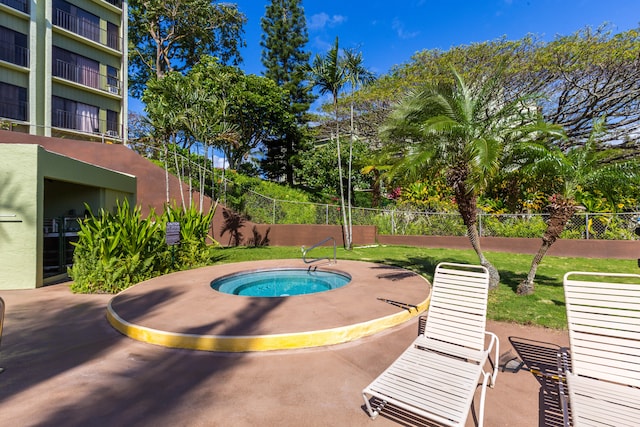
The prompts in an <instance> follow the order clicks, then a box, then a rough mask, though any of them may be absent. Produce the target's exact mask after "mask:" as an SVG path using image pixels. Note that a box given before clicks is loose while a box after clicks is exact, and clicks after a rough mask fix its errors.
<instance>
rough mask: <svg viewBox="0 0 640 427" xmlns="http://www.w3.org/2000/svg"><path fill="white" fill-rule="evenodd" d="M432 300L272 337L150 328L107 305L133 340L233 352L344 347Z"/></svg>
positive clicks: (405, 318) (401, 319)
mask: <svg viewBox="0 0 640 427" xmlns="http://www.w3.org/2000/svg"><path fill="white" fill-rule="evenodd" d="M430 299H431V296H430V295H429V297H427V298H426V299H425V300H424V301H422V302H421V303H420V304H418V305H417V307H416V308H411V309H407V310H403V311H401V312H398V313H395V314H392V315H389V316H385V317H381V318H378V319H373V320H368V321H366V322H362V323H355V324H352V325H345V326H340V327H337V328H331V329H322V330H318V331H306V332H292V333H284V334H272V335H245V336H231V335H196V334H185V333H180V332H168V331H162V330H158V329H153V328H148V327H145V326H140V325H135V324H133V323H130V322H127V321H126V320H124V319H123V318H121V317H120V316H119V315H118V314H117V313H116V312H115V311H114V310H113V307H112V305H111V303H112V302H113V300H111V301H109V304H108V305H107V321H108V322H109V324H111V326H113V327H114V328H115V329H116V330H118V331H119V332H120V333H122V334H123V335H125V336H127V337H129V338H132V339H134V340H137V341H142V342H145V343H149V344H156V345H160V346H163V347H170V348H182V349H189V350H202V351H218V352H232V353H241V352H250V351H270V350H289V349H300V348H311V347H322V346H328V345H334V344H342V343H347V342H351V341H354V340H357V339H360V338H364V337H367V336H370V335H373V334H376V333H378V332H381V331H383V330H385V329H389V328H391V327H394V326H397V325H400V324H402V323H404V322H406V321H408V320H410V319H412V318H414V317H416V316H418V315H419V314H421V313H423V312H424V311H426V309H427V308H428V306H429V301H430Z"/></svg>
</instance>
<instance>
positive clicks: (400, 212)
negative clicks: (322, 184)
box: [160, 153, 640, 240]
mask: <svg viewBox="0 0 640 427" xmlns="http://www.w3.org/2000/svg"><path fill="white" fill-rule="evenodd" d="M171 155H172V156H174V155H175V154H173V153H172V154H171ZM160 157H162V156H160ZM178 159H179V160H180V162H179V164H180V168H179V169H182V176H183V177H184V176H185V175H189V174H188V173H187V174H185V173H184V172H185V171H184V168H185V164H186V165H190V166H191V168H192V172H193V170H196V171H197V172H198V173H197V174H198V175H199V176H200V182H199V183H196V185H195V188H194V190H196V189H199V190H200V191H203V190H204V186H205V184H204V182H203V181H202V179H203V178H204V177H205V176H207V175H209V178H208V179H210V181H209V185H207V187H208V188H207V190H208V191H207V190H205V191H203V192H204V193H206V194H210V196H211V197H212V198H214V199H217V200H219V201H220V202H221V203H222V204H224V205H226V206H228V207H230V208H232V209H234V210H236V211H238V212H241V213H243V214H244V215H245V216H246V217H247V218H248V219H249V220H251V221H253V222H256V223H263V224H329V225H340V224H342V212H341V208H340V206H339V205H336V204H325V203H308V202H298V201H289V200H277V199H273V198H270V197H266V196H264V195H262V194H259V193H257V192H255V191H252V190H251V189H249V188H243V186H241V185H237V184H235V183H234V182H233V181H230V180H227V179H226V178H224V173H223V175H222V177H221V176H218V177H217V179H215V180H214V179H213V178H214V177H213V173H212V171H211V170H210V169H208V168H203V167H202V165H199V164H194V163H193V162H191V160H190V159H187V158H185V157H184V156H181V155H179V154H178ZM171 162H173V160H171ZM166 166H167V164H166V163H165V167H166ZM214 182H215V184H214ZM211 184H213V185H211ZM198 187H199V188H198ZM547 218H548V215H546V214H500V215H496V214H486V213H479V214H478V229H479V232H480V236H482V237H531V238H541V237H542V235H543V233H544V231H545V229H546V220H547ZM351 219H352V223H353V225H375V226H376V227H377V228H378V233H380V234H391V235H422V236H464V235H465V234H466V227H465V226H464V224H463V222H462V218H461V217H460V215H459V214H458V213H443V212H421V211H415V210H412V209H409V208H407V207H395V208H394V209H371V208H358V207H353V208H351ZM638 227H640V212H626V213H589V212H579V213H576V214H575V215H574V216H573V218H572V219H571V220H570V221H569V222H568V223H567V225H566V227H565V230H564V231H563V233H562V235H561V237H562V238H563V239H602V240H638V239H639V237H638V235H636V229H637V228H638Z"/></svg>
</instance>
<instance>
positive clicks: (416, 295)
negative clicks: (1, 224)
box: [106, 260, 430, 352]
mask: <svg viewBox="0 0 640 427" xmlns="http://www.w3.org/2000/svg"><path fill="white" fill-rule="evenodd" d="M283 267H288V268H301V267H308V265H306V264H304V263H303V262H302V261H301V260H268V261H249V262H243V263H233V264H224V265H218V266H211V267H203V268H200V269H195V270H190V271H184V272H179V273H173V274H169V275H166V276H162V277H159V278H154V279H151V280H148V281H145V282H142V283H140V284H137V285H135V286H133V287H131V288H129V289H127V290H125V291H123V292H121V293H120V294H118V295H116V296H115V297H113V298H112V299H111V300H110V301H109V303H108V305H107V314H106V315H107V319H108V321H109V323H110V324H111V326H113V327H114V328H115V329H116V330H118V331H119V332H121V333H122V334H124V335H126V336H128V337H130V338H132V339H135V340H138V341H142V342H146V343H150V344H156V345H160V346H165V347H172V348H182V349H191V350H203V351H216V352H254V351H270V350H289V349H298V348H310V347H320V346H328V345H335V344H341V343H346V342H351V341H354V340H357V339H360V338H363V337H367V336H370V335H373V334H376V333H378V332H381V331H383V330H386V329H389V328H392V327H394V326H397V325H400V324H403V323H404V322H407V321H409V320H411V319H413V318H415V317H416V316H418V315H419V314H421V313H422V312H424V311H425V310H426V309H427V307H428V304H429V298H430V286H429V283H428V281H427V280H426V279H425V278H423V277H422V276H420V275H418V274H416V273H413V272H410V271H408V270H405V269H401V268H398V267H392V266H388V265H384V264H377V263H369V262H361V261H342V260H338V262H337V264H322V265H318V266H317V268H318V269H321V270H326V271H339V272H343V273H347V274H349V275H350V276H351V277H352V281H351V283H349V284H348V285H347V286H345V287H342V288H338V289H334V290H331V291H326V292H322V293H318V294H311V295H298V296H291V297H276V298H253V297H244V296H237V295H227V294H221V293H219V292H216V291H214V290H213V289H211V288H210V287H209V289H208V293H207V290H206V289H205V288H206V287H207V286H209V283H210V282H211V281H212V280H214V279H215V278H217V277H222V276H224V275H228V274H232V273H234V272H239V271H246V270H259V269H265V268H283ZM207 281H208V283H207ZM203 285H206V286H203ZM425 285H426V286H425ZM159 295H160V296H159ZM209 298H211V299H212V301H209ZM264 300H271V301H264ZM395 302H402V303H403V305H402V306H400V305H397V304H393V303H395ZM214 308H215V310H213V309H214ZM252 311H254V312H257V313H258V314H256V315H255V316H254V317H252V315H251V314H250V313H252ZM185 313H188V314H189V315H188V316H185V315H184V314H185ZM232 320H233V321H232ZM234 322H235V323H234ZM194 331H197V332H194Z"/></svg>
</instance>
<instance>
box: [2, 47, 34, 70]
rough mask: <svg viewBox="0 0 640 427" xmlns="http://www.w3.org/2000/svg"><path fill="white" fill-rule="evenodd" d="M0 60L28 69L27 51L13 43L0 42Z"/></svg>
mask: <svg viewBox="0 0 640 427" xmlns="http://www.w3.org/2000/svg"><path fill="white" fill-rule="evenodd" d="M0 59H1V60H3V61H6V62H11V63H12V64H16V65H20V66H22V67H28V66H29V49H27V48H26V47H23V46H19V45H17V44H15V43H8V42H3V41H0Z"/></svg>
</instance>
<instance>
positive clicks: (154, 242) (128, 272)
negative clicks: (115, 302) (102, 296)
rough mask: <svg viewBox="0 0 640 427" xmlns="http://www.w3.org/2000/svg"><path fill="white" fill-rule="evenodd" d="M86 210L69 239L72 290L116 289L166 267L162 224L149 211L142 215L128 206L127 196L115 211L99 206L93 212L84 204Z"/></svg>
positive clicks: (160, 271) (119, 289) (166, 260)
mask: <svg viewBox="0 0 640 427" xmlns="http://www.w3.org/2000/svg"><path fill="white" fill-rule="evenodd" d="M87 211H88V212H89V216H88V217H87V218H85V219H84V220H82V221H80V224H79V225H80V230H79V231H78V241H77V242H75V243H73V245H74V246H75V250H74V253H73V267H71V268H69V277H71V278H72V279H73V283H72V285H71V290H72V291H73V292H84V293H117V292H119V291H121V290H123V289H126V288H127V287H129V286H131V285H133V284H136V283H138V282H141V281H143V280H146V279H149V278H151V277H154V276H157V275H159V274H161V273H165V272H167V271H168V269H169V262H168V261H169V260H168V258H167V256H166V255H167V252H166V247H167V246H166V243H165V241H164V233H162V225H161V222H160V221H157V218H156V216H155V214H154V213H153V212H152V213H151V214H150V215H149V216H148V217H147V218H144V219H143V218H142V217H141V209H140V207H136V208H134V209H133V210H132V209H131V208H130V206H129V202H128V201H127V199H124V201H123V202H121V203H120V202H118V204H117V208H116V211H115V213H110V212H108V211H104V210H101V211H100V214H99V215H98V216H95V215H94V214H93V213H92V212H91V209H90V208H89V206H88V205H87Z"/></svg>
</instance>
